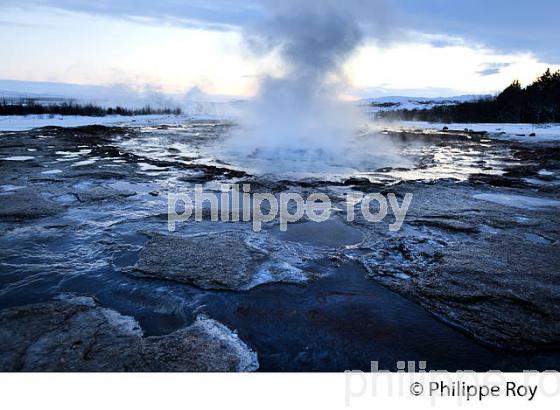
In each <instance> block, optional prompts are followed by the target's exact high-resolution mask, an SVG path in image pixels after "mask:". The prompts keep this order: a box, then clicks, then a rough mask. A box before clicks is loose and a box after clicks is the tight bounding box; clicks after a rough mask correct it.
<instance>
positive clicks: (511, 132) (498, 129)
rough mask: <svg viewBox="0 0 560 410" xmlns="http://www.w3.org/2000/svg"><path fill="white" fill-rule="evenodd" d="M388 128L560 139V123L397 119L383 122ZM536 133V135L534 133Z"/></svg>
mask: <svg viewBox="0 0 560 410" xmlns="http://www.w3.org/2000/svg"><path fill="white" fill-rule="evenodd" d="M382 126H383V128H384V129H387V130H424V131H425V132H433V131H442V130H443V128H444V127H447V128H448V129H449V130H461V131H463V130H469V131H487V132H488V133H489V135H488V137H489V138H492V139H504V140H513V141H525V142H537V141H560V124H550V123H549V124H509V123H480V124H473V123H431V122H424V121H395V122H388V123H382ZM533 134H534V135H533Z"/></svg>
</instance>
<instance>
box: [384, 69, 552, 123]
mask: <svg viewBox="0 0 560 410" xmlns="http://www.w3.org/2000/svg"><path fill="white" fill-rule="evenodd" d="M376 116H377V117H378V118H386V119H399V120H406V121H430V122H475V123H476V122H513V123H520V122H525V123H535V124H536V123H543V122H560V70H558V71H556V72H554V73H551V72H550V69H548V70H546V72H545V73H544V74H543V75H541V76H540V77H538V78H537V79H536V80H535V81H534V82H533V83H532V84H531V85H528V86H527V87H525V88H523V87H521V85H520V84H519V81H517V80H515V81H514V82H513V83H511V85H509V86H508V87H507V88H506V89H505V90H503V91H502V92H501V93H499V94H498V95H497V96H495V97H492V98H485V99H481V100H477V101H469V102H463V103H460V104H456V105H445V106H436V107H433V108H430V109H412V110H408V109H402V110H394V111H385V112H378V113H377V115H376Z"/></svg>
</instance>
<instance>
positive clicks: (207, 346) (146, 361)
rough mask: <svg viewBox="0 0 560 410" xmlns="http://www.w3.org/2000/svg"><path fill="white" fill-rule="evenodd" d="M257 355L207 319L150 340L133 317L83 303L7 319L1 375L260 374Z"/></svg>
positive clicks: (9, 313) (41, 307) (2, 324)
mask: <svg viewBox="0 0 560 410" xmlns="http://www.w3.org/2000/svg"><path fill="white" fill-rule="evenodd" d="M257 368H258V361H257V355H256V353H255V352H253V351H252V350H251V349H250V348H249V347H247V345H246V344H245V343H244V342H243V341H242V340H241V339H240V338H239V337H238V336H237V335H236V334H235V333H233V332H232V331H231V330H229V329H228V328H227V327H226V326H224V325H222V324H221V323H218V322H216V321H215V320H212V319H210V318H208V317H206V316H203V315H200V316H198V317H197V318H196V320H195V322H194V323H193V324H192V325H190V326H188V327H186V328H184V329H180V330H177V331H175V332H173V333H171V334H169V335H165V336H150V337H143V332H142V329H141V328H140V326H139V325H138V323H137V322H136V321H135V320H134V319H133V318H132V317H129V316H124V315H121V314H120V313H118V312H116V311H114V310H111V309H107V308H103V307H101V306H99V305H98V304H97V303H96V302H95V300H94V299H92V298H89V297H75V298H70V299H67V300H57V301H52V302H47V303H40V304H33V305H26V306H19V307H14V308H9V309H4V310H2V311H0V371H145V372H151V371H212V372H226V371H235V372H243V371H254V370H256V369H257Z"/></svg>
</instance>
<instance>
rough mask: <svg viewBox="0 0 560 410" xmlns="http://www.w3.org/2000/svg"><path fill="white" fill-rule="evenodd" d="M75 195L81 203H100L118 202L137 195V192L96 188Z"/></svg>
mask: <svg viewBox="0 0 560 410" xmlns="http://www.w3.org/2000/svg"><path fill="white" fill-rule="evenodd" d="M74 195H76V197H77V198H78V200H79V201H80V202H98V201H108V200H113V201H114V200H118V199H121V198H126V197H129V196H133V195H136V193H135V192H132V191H127V190H123V189H115V188H109V187H101V186H99V187H94V188H92V189H89V190H87V191H83V192H76V193H75V194H74Z"/></svg>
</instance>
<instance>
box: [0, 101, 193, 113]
mask: <svg viewBox="0 0 560 410" xmlns="http://www.w3.org/2000/svg"><path fill="white" fill-rule="evenodd" d="M181 113H182V110H181V109H180V108H153V107H151V106H149V105H146V106H144V107H142V108H125V107H120V106H116V107H108V108H105V107H100V106H98V105H93V104H78V103H75V102H63V103H57V104H40V103H37V102H35V101H33V100H25V101H23V100H22V101H19V102H15V103H14V102H9V101H6V100H3V101H2V102H1V103H0V115H28V114H47V115H85V116H88V117H103V116H105V115H126V116H130V115H148V114H175V115H179V114H181Z"/></svg>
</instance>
